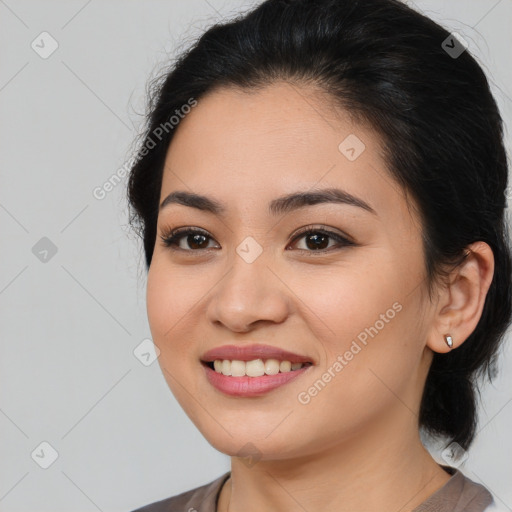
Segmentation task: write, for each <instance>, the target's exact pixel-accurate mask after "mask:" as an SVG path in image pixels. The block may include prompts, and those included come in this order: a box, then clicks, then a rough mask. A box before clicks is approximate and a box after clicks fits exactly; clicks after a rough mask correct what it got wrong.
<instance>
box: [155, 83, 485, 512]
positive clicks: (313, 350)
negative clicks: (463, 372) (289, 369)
mask: <svg viewBox="0 0 512 512" xmlns="http://www.w3.org/2000/svg"><path fill="white" fill-rule="evenodd" d="M349 134H355V135H356V136H357V137H358V138H359V139H360V140H361V141H363V143H364V145H365V149H364V151H363V152H362V153H361V154H360V156H359V157H358V158H357V159H355V160H354V161H350V160H349V159H348V158H347V157H346V156H345V154H343V153H342V152H341V151H340V150H339V149H338V145H339V144H340V143H341V142H342V141H343V140H344V139H345V138H346V137H347V136H348V135H349ZM381 143H382V142H381V140H380V138H379V137H378V135H377V134H376V133H375V132H373V131H372V130H371V129H370V128H368V127H364V126H362V125H360V124H356V123H355V122H354V121H353V120H351V118H350V116H349V115H348V114H347V113H346V112H343V111H340V110H336V111H335V110H334V108H333V106H332V105H331V104H330V103H329V102H328V100H327V98H326V97H325V95H323V94H320V93H319V91H316V90H315V89H313V88H312V87H310V86H299V85H297V84H289V83H285V82H277V83H274V84H272V85H269V86H268V87H266V88H264V89H262V90H259V91H257V92H254V91H253V92H251V93H250V94H249V93H247V92H244V91H240V90H236V89H232V88H221V89H218V90H216V91H213V92H211V93H210V94H208V95H207V96H205V97H203V98H201V100H200V101H199V103H198V105H197V106H196V107H195V108H194V109H193V110H192V111H191V113H190V114H188V115H187V117H186V118H185V119H184V120H183V121H181V123H180V125H179V126H178V128H177V132H176V133H175V136H174V138H173V140H172V142H171V144H170V147H169V151H168V153H167V158H166V162H165V168H164V176H163V183H162V190H161V196H160V201H162V200H163V199H164V198H165V197H166V196H167V195H168V194H169V193H170V192H173V191H176V190H185V191H189V192H195V193H199V194H204V195H207V196H210V197H212V198H214V199H216V200H217V201H219V202H221V203H223V204H224V205H225V206H226V208H227V211H226V214H225V216H223V217H217V216H216V215H213V214H211V213H207V212H202V211H199V210H197V209H194V208H191V207H187V206H183V205H177V204H172V205H169V206H168V207H166V208H165V209H163V210H162V211H160V213H159V217H158V234H157V239H156V242H155V249H154V254H153V260H152V263H151V266H150V269H149V274H148V284H147V309H148V319H149V324H150V328H151V332H152V335H153V340H154V342H155V344H156V345H157V346H158V348H159V349H160V357H159V363H160V366H161V368H162V371H163V375H164V376H165V378H166V380H167V383H168V385H169V387H170V389H171V390H172V392H173V394H174V395H175V397H176V399H177V400H178V402H179V403H180V405H181V406H182V407H183V409H184V410H185V412H186V414H187V415H188V416H189V417H190V418H191V420H192V421H193V422H194V424H195V425H196V426H197V428H198V429H199V430H200V431H201V433H202V434H203V435H204V437H205V438H206V439H207V440H208V442H209V443H210V444H211V445H212V446H213V447H215V448H216V449H217V450H219V451H221V452H223V453H226V454H228V455H230V456H231V472H232V475H231V478H230V480H228V482H227V483H226V485H224V487H223V489H222V492H221V496H220V501H219V507H218V510H219V511H225V510H229V511H230V512H241V511H244V512H256V511H261V510H274V511H277V510H287V511H299V510H300V511H303V510H304V509H305V510H307V511H308V512H313V511H320V510H322V511H324V512H327V511H333V512H334V511H337V512H340V511H347V512H348V511H351V512H353V511H355V510H365V511H376V512H377V511H383V510H397V511H398V510H400V511H401V512H403V511H408V510H409V511H410V510H412V509H413V508H414V507H416V506H417V505H418V504H420V503H421V502H423V501H424V500H425V499H426V498H427V497H428V496H429V495H431V494H432V493H433V492H435V491H436V490H437V489H439V488H440V487H441V486H442V485H443V484H445V483H446V481H447V480H448V479H449V475H448V473H446V472H445V471H444V470H443V469H442V468H441V467H440V466H439V465H438V464H437V463H436V462H435V461H434V460H433V459H432V457H431V456H430V454H429V453H428V452H427V451H426V450H425V448H424V447H423V445H422V444H421V441H420V438H419V433H418V411H419V405H420V399H421V394H422V391H423V387H424V383H425V378H426V375H427V372H428V368H429V365H430V363H431V360H432V355H433V351H437V352H448V351H449V348H448V347H447V345H446V343H445V341H444V338H443V334H448V333H449V334H450V335H451V336H452V337H453V340H454V350H456V348H457V347H458V346H460V344H461V343H463V342H464V341H465V339H466V338H467V337H468V336H469V335H470V334H471V332H472V331H473V330H474V328H475V327H476V325H477V323H478V320H479V318H480V315H481V312H482V308H483V304H484V300H485V295H486V293H487V290H488V288H489V285H490V282H491V279H492V273H493V268H494V267H493V263H494V260H493V256H492V251H491V249H490V248H489V246H488V245H487V244H485V243H483V242H477V243H475V244H473V245H472V246H470V247H469V249H471V250H472V252H471V253H470V256H469V257H468V258H467V259H466V261H465V263H464V265H463V266H462V267H460V268H459V269H457V270H456V271H454V273H453V274H452V278H451V280H450V284H449V286H438V287H436V292H435V297H434V300H433V301H432V302H430V301H429V300H428V295H427V288H426V282H425V264H424V257H423V250H422V243H421V224H420V222H419V220H418V219H419V217H418V216H417V214H416V213H415V209H414V208H410V207H408V203H407V201H406V198H405V196H404V192H403V190H402V189H401V188H400V187H399V186H398V185H397V184H396V183H395V182H394V181H393V180H392V179H391V177H390V175H389V174H388V171H387V170H386V165H385V162H384V159H383V157H382V151H381ZM328 187H336V188H341V189H343V190H346V191H348V192H350V193H351V194H353V195H355V196H357V197H359V198H361V199H363V200H364V201H366V202H368V203H369V204H370V205H371V207H372V208H373V209H374V210H375V211H376V215H373V214H372V213H370V212H368V211H366V210H364V209H361V208H358V207H356V206H351V205H344V204H334V203H332V204H317V205H308V206H306V207H303V208H301V209H300V210H297V211H294V212H291V213H289V214H285V215H278V216H273V215H271V214H270V213H269V212H268V208H267V204H268V203H269V201H271V200H272V199H275V198H276V197H278V196H281V195H284V194H288V193H292V192H296V191H311V189H319V188H328ZM309 224H313V225H314V226H315V228H316V227H323V228H324V229H327V230H329V231H333V232H335V233H339V234H341V235H343V234H345V235H347V236H348V237H350V239H351V240H353V241H354V242H355V244H356V245H354V246H338V243H337V242H336V240H335V239H332V238H329V239H327V241H326V242H325V245H324V246H322V248H326V251H325V252H323V253H321V252H320V250H318V249H315V247H314V244H311V243H309V244H308V237H307V236H302V237H301V238H299V239H297V240H295V241H293V240H294V235H295V232H296V231H297V230H298V229H300V228H302V227H304V226H307V225H309ZM187 226H192V227H197V228H202V229H203V230H206V231H207V232H208V234H209V237H210V238H209V239H207V242H206V243H205V244H204V245H203V246H202V247H208V249H200V248H199V249H198V248H195V246H194V245H190V243H189V242H190V241H192V242H193V240H191V238H190V237H189V238H187V236H184V237H182V238H181V241H179V242H178V243H179V246H180V247H181V248H182V249H183V250H181V251H179V250H173V249H172V248H168V247H165V246H164V244H163V242H162V240H161V239H160V235H164V234H165V230H166V229H169V228H172V229H174V228H179V227H187ZM248 236H251V237H252V238H254V239H255V240H256V241H257V242H258V244H259V245H260V246H261V247H262V249H263V252H262V253H261V255H260V256H259V257H258V258H257V259H256V260H255V261H254V262H252V263H247V262H246V261H245V260H244V259H242V258H241V257H240V256H239V255H238V254H237V252H236V248H237V247H238V246H239V244H240V243H241V242H242V241H243V240H244V239H245V238H246V237H248ZM327 244H328V247H327ZM301 249H302V250H301ZM187 251H188V252H187ZM397 303H398V304H399V305H400V306H401V308H400V310H399V311H396V310H395V314H394V316H393V318H391V319H390V318H389V317H386V318H387V319H388V321H387V322H384V325H383V327H382V328H380V329H378V333H377V334H376V335H374V336H373V337H371V336H368V340H367V344H366V345H362V344H361V343H359V345H360V346H361V350H360V351H359V352H358V353H357V354H356V355H354V357H353V358H352V359H351V360H350V361H346V360H345V361H346V363H347V364H346V365H344V367H343V369H342V370H341V371H338V372H335V374H336V376H335V377H334V378H332V379H331V381H330V382H329V383H327V384H326V385H325V387H324V388H323V389H321V391H320V392H318V393H317V394H316V396H314V397H311V400H310V401H309V403H307V404H304V403H300V402H299V400H298V398H297V397H298V395H299V393H301V392H305V391H307V390H308V389H309V388H310V387H311V386H312V385H313V384H314V383H315V381H317V380H318V379H321V377H322V374H323V373H324V372H326V371H327V370H328V368H329V367H331V368H332V367H333V364H334V363H335V361H336V360H337V357H338V356H339V355H343V354H345V352H346V351H347V350H349V349H350V347H351V344H352V342H353V341H354V340H355V339H357V336H358V335H359V334H360V333H361V332H364V331H365V329H366V328H369V327H371V326H375V325H376V322H377V320H379V319H381V318H382V316H381V315H383V314H384V315H386V311H388V310H390V308H391V309H393V304H397ZM389 316H390V315H389ZM380 325H381V324H379V326H380ZM250 343H264V344H270V345H275V346H279V347H281V348H283V349H285V350H289V351H292V352H295V353H298V354H301V355H307V356H309V357H310V358H311V359H312V360H313V362H314V366H313V367H311V368H309V370H308V371H307V372H306V373H305V374H304V375H303V376H300V377H298V378H296V379H294V380H293V381H291V382H289V383H287V384H285V385H284V386H281V387H280V388H277V389H274V390H273V391H271V392H269V393H267V394H266V395H264V396H260V397H253V398H240V397H231V396H228V395H225V394H223V393H221V392H219V391H218V390H216V389H215V388H214V387H212V386H211V385H210V384H209V382H208V381H207V379H206V377H205V373H204V369H203V367H202V365H201V363H200V358H201V356H202V355H203V354H204V353H205V352H206V351H207V350H209V349H211V348H213V347H217V346H220V345H224V344H238V345H244V344H250ZM247 443H251V445H250V448H248V447H247V446H246V445H247ZM243 447H245V448H243ZM249 452H252V453H254V454H255V455H254V460H253V463H247V460H246V459H243V457H242V456H240V455H244V454H246V453H249ZM254 461H255V463H254ZM228 505H229V507H228Z"/></svg>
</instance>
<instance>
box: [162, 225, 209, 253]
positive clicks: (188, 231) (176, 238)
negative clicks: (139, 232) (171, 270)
mask: <svg viewBox="0 0 512 512" xmlns="http://www.w3.org/2000/svg"><path fill="white" fill-rule="evenodd" d="M160 238H161V239H162V241H163V243H164V246H165V247H168V248H169V249H172V250H178V251H188V252H196V251H198V250H205V249H207V248H208V247H206V246H207V245H208V244H207V243H206V242H207V240H208V239H211V240H213V239H212V238H211V237H210V235H209V234H208V233H207V232H206V231H204V230H202V229H198V228H178V229H174V230H169V231H167V232H165V233H164V234H163V235H161V236H160ZM182 239H185V243H186V244H187V245H188V246H189V249H187V248H184V247H182V246H181V244H180V242H181V241H182ZM190 248H191V249H190Z"/></svg>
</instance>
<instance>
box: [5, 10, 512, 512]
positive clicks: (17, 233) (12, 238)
mask: <svg viewBox="0 0 512 512" xmlns="http://www.w3.org/2000/svg"><path fill="white" fill-rule="evenodd" d="M252 4H254V2H249V1H245V2H244V1H235V0H232V1H230V2H228V1H221V0H208V1H207V0H186V1H185V0H179V1H178V0H167V1H157V0H145V1H142V0H137V1H134V0H130V1H126V0H125V1H121V0H108V1H100V0H90V1H86V0H81V1H68V2H60V1H45V2H41V1H35V0H34V1H28V0H27V1H20V0H17V1H16V0H0V43H1V46H0V48H1V54H2V59H1V62H2V65H1V68H0V120H1V122H0V143H1V151H0V169H1V171H0V179H1V182H0V222H1V231H0V233H1V235H0V236H1V240H0V244H1V245H0V247H1V262H2V263H1V266H0V311H1V317H0V321H1V326H0V328H1V339H0V342H1V357H0V365H1V366H0V393H1V395H0V439H1V441H0V450H1V452H0V511H2V512H7V511H9V512H22V511H23V512H25V511H33V512H36V511H37V512H43V511H52V512H64V511H66V512H67V511H69V510H73V511H75V512H86V511H96V510H100V511H112V512H114V511H128V510H131V509H133V508H135V507H138V506H142V505H143V504H147V503H150V502H152V501H155V500H157V499H162V498H165V497H167V496H171V495H174V494H177V493H179V492H183V491H185V490H188V489H191V488H193V487H196V486H198V485H202V484H204V483H207V482H209V481H211V480H213V479H214V478H216V477H217V476H219V475H220V474H221V473H223V472H225V471H227V470H228V469H229V458H228V457H227V456H226V455H224V454H221V453H219V452H217V451H216V450H215V449H214V448H213V447H211V446H210V445H209V444H208V443H207V442H206V441H205V440H204V438H203V437H202V435H201V434H200V433H199V431H198V430H197V429H196V428H195V427H194V425H193V424H192V423H191V421H190V420H189V419H188V418H187V417H186V415H185V414H184V413H183V411H182V410H181V408H180V407H179V405H178V404H177V402H176V400H175V399H174V397H173V396H172V394H171V393H170V391H169V389H168V388H167V385H166V383H165V381H164V378H163V376H162V374H161V371H160V369H159V367H158V362H156V361H155V362H154V363H153V364H151V365H149V366H146V365H145V364H143V362H141V360H140V359H138V358H137V357H136V356H135V355H134V350H135V349H136V347H137V346H138V345H139V344H140V343H141V342H142V341H143V340H144V339H147V338H150V336H151V335H150V331H149V326H148V323H147V318H146V309H145V282H146V281H145V271H144V266H143V260H142V248H141V246H140V244H139V243H138V241H137V240H136V238H135V236H134V235H131V234H130V231H129V228H128V226H127V205H126V201H125V199H124V194H125V184H126V179H124V180H122V181H121V183H120V184H119V185H117V186H116V187H115V188H114V189H113V190H112V191H111V192H109V193H108V194H107V195H106V197H105V198H104V199H101V200H99V199H96V198H95V197H94V195H93V190H94V189H95V188H96V187H101V186H102V185H103V184H104V183H105V182H106V181H107V180H108V179H109V178H110V177H111V176H112V175H113V174H115V173H116V172H117V171H118V170H119V169H121V168H122V167H123V165H124V164H125V163H126V162H127V161H128V160H129V158H130V156H131V150H132V141H133V140H134V137H135V135H136V134H137V133H138V131H139V130H140V126H141V122H142V114H143V113H144V111H145V105H146V98H145V87H146V83H147V81H148V80H149V78H150V77H152V76H155V74H156V73H157V72H158V71H159V70H160V69H161V67H162V66H163V65H164V64H165V63H166V61H167V59H169V58H171V57H172V56H173V55H174V54H175V52H176V51H177V50H179V49H180V48H185V47H186V46H187V45H188V44H189V43H191V42H192V41H193V40H194V38H195V37H196V36H198V35H199V34H200V33H201V32H202V30H203V29H204V28H205V27H206V26H208V25H209V24H211V23H213V22H215V21H217V20H220V19H222V18H225V17H227V16H231V15H232V14H234V13H235V12H239V11H241V10H245V9H246V8H248V7H249V6H251V5H252ZM414 5H416V6H417V8H418V9H419V10H422V11H423V12H425V13H426V14H427V15H429V16H431V17H432V18H434V19H435V20H437V21H439V22H441V23H442V24H443V25H445V26H446V27H447V28H449V29H450V30H456V31H458V32H459V33H461V34H462V35H463V36H464V37H465V38H466V40H467V41H468V42H469V49H470V51H472V53H473V54H475V55H476V56H477V57H478V59H479V61H480V62H481V63H482V64H483V66H484V69H485V71H486V72H487V74H488V76H489V78H490V80H491V82H492V84H493V92H494V93H495V96H496V98H497V101H498V103H499V106H500V108H501V111H502V114H503V116H504V118H505V122H506V125H507V140H508V141H509V142H508V144H509V149H510V126H511V121H512V100H511V97H512V66H511V63H510V52H511V49H512V35H511V31H510V26H511V22H512V1H511V0H501V1H497V0H492V1H490V0H472V1H467V0H457V1H455V0H450V1H441V0H428V1H427V0H422V1H420V0H418V1H417V2H414ZM44 31H46V32H48V33H49V34H51V37H53V38H54V40H56V41H57V43H58V45H59V46H58V48H57V50H56V51H55V52H54V53H53V54H52V55H50V56H49V57H48V58H45V59H44V58H42V57H41V56H40V54H38V53H36V51H35V50H34V49H33V48H32V47H31V44H32V42H33V41H34V40H35V44H37V43H38V41H39V43H38V44H39V46H40V47H42V45H43V43H41V42H40V40H41V38H40V37H39V35H40V34H41V32H44ZM44 37H47V36H44ZM50 45H51V41H50V40H49V39H45V42H44V48H45V51H47V50H48V49H50V48H51V46H50ZM42 50H43V49H42V48H41V49H40V51H42ZM44 237H46V238H44ZM43 238H44V239H43ZM41 239H43V240H41ZM34 247H35V248H34ZM52 247H54V250H55V249H56V251H57V252H56V253H55V254H53V253H52ZM45 250H48V252H47V253H45V252H44V251H45ZM509 338H510V337H509ZM146 359H147V357H146ZM511 370H512V350H511V347H510V343H508V344H507V347H506V350H505V353H504V355H503V358H502V359H501V373H500V376H499V377H498V379H497V380H496V381H495V383H494V384H493V385H492V386H486V387H485V388H484V391H483V394H482V397H483V403H484V406H483V407H482V409H481V419H480V426H479V434H478V437H477V440H476V442H475V443H474V445H473V447H472V449H471V450H470V452H469V454H468V455H469V457H468V459H467V460H466V462H465V463H464V465H463V466H461V467H460V469H462V471H463V472H464V473H465V474H467V475H468V476H469V477H470V478H472V479H473V480H475V481H479V482H482V483H484V484H485V485H486V486H487V487H488V488H489V489H490V490H491V491H492V492H493V493H494V495H495V496H496V498H497V499H498V501H500V502H501V504H502V505H506V506H508V507H509V508H512V487H511V486H510V482H511V481H512V468H511V464H510V456H511V453H512V436H511V435H510V432H511V427H512V404H511V401H512V371H511ZM44 441H46V442H47V443H49V444H50V445H51V446H52V447H53V449H54V450H56V452H57V453H58V457H57V459H56V460H55V462H53V464H51V465H50V466H49V467H48V468H47V469H43V468H42V467H40V466H41V464H42V465H44V464H45V463H46V464H48V463H50V462H51V453H52V452H51V449H50V448H48V447H47V446H45V445H42V446H41V443H42V442H44ZM432 450H433V453H434V455H436V458H438V459H439V454H438V453H437V452H436V451H435V447H432ZM439 460H441V461H442V459H439Z"/></svg>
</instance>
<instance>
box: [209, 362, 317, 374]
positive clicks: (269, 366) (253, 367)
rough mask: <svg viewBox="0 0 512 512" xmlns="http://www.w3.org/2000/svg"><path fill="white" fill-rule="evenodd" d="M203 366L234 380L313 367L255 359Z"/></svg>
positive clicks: (304, 364) (306, 364)
mask: <svg viewBox="0 0 512 512" xmlns="http://www.w3.org/2000/svg"><path fill="white" fill-rule="evenodd" d="M201 364H202V365H203V366H207V367H208V368H210V369H211V370H213V371H214V372H216V373H218V374H221V375H224V376H226V377H234V378H236V377H263V376H267V375H277V374H281V373H290V372H295V371H297V370H300V369H301V368H304V367H307V366H312V363H310V362H304V363H291V362H290V361H279V360H277V359H267V360H263V359H254V360H251V361H239V360H228V359H226V360H223V359H217V360H215V361H201Z"/></svg>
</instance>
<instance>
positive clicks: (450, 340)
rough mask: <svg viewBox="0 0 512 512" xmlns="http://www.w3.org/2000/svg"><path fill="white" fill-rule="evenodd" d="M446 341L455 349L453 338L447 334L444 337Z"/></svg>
mask: <svg viewBox="0 0 512 512" xmlns="http://www.w3.org/2000/svg"><path fill="white" fill-rule="evenodd" d="M444 340H445V341H446V344H447V345H448V346H449V347H450V348H452V347H453V339H452V337H451V336H449V335H448V334H445V335H444Z"/></svg>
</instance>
